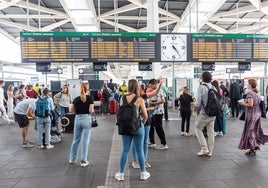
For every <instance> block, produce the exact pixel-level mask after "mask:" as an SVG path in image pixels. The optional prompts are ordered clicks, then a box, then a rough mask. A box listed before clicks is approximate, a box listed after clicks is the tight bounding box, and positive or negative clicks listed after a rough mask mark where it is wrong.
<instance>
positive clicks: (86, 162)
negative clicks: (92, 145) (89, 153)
mask: <svg viewBox="0 0 268 188" xmlns="http://www.w3.org/2000/svg"><path fill="white" fill-rule="evenodd" d="M80 165H81V166H82V167H85V166H88V165H89V162H88V161H83V162H80Z"/></svg>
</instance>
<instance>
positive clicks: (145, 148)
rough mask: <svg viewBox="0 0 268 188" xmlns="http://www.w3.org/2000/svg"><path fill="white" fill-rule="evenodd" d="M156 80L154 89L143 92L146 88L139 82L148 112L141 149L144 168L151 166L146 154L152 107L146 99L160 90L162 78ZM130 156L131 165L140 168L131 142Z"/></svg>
mask: <svg viewBox="0 0 268 188" xmlns="http://www.w3.org/2000/svg"><path fill="white" fill-rule="evenodd" d="M158 80H159V84H158V85H157V87H156V89H154V90H152V91H151V92H148V93H145V90H146V88H145V84H141V86H140V88H141V89H140V93H141V97H142V98H143V100H144V103H145V107H146V110H147V114H148V120H147V122H146V123H145V125H144V141H143V142H144V143H143V151H144V159H145V167H146V168H150V167H151V164H150V163H149V162H148V161H147V156H148V140H149V132H150V127H151V122H152V116H153V110H154V107H149V104H148V102H147V99H149V98H151V97H153V96H155V95H156V94H157V93H158V92H159V91H160V89H161V86H162V83H163V78H162V77H160V78H159V79H158ZM132 157H133V163H132V167H133V168H140V165H139V163H138V155H137V151H136V147H135V145H134V144H132Z"/></svg>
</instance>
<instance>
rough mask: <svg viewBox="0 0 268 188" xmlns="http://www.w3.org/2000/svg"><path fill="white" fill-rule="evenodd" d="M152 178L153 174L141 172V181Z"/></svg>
mask: <svg viewBox="0 0 268 188" xmlns="http://www.w3.org/2000/svg"><path fill="white" fill-rule="evenodd" d="M150 176H151V174H150V173H149V172H147V171H145V172H141V175H140V179H141V180H147V179H148V178H149V177H150Z"/></svg>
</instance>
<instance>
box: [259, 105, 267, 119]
mask: <svg viewBox="0 0 268 188" xmlns="http://www.w3.org/2000/svg"><path fill="white" fill-rule="evenodd" d="M260 110H261V117H262V118H266V110H265V103H264V101H261V102H260Z"/></svg>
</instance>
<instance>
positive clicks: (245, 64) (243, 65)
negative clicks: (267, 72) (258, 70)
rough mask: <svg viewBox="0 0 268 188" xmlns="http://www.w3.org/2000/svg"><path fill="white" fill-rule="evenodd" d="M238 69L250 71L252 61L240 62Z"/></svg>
mask: <svg viewBox="0 0 268 188" xmlns="http://www.w3.org/2000/svg"><path fill="white" fill-rule="evenodd" d="M238 70H239V71H250V70H251V63H250V62H238Z"/></svg>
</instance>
